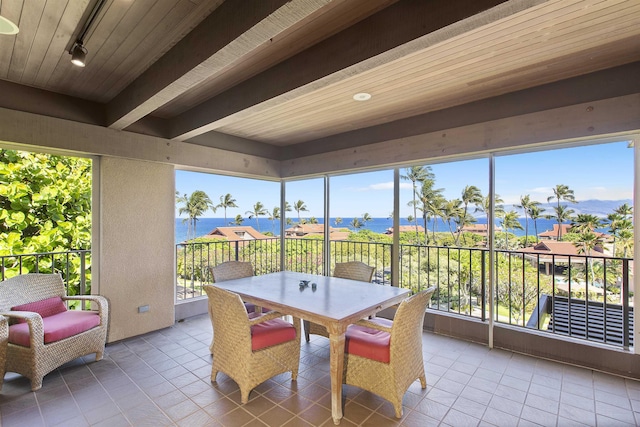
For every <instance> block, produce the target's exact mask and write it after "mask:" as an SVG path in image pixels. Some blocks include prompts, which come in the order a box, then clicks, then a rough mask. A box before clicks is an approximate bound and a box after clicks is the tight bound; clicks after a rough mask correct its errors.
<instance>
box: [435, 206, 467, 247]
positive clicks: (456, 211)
mask: <svg viewBox="0 0 640 427" xmlns="http://www.w3.org/2000/svg"><path fill="white" fill-rule="evenodd" d="M462 213H463V208H462V200H460V199H452V200H448V201H447V202H446V203H445V204H444V206H443V208H442V210H441V211H440V217H441V218H442V221H443V222H445V223H446V224H447V225H448V226H449V232H450V233H451V237H452V238H453V239H454V240H455V234H454V231H453V227H452V224H451V223H452V222H454V223H455V221H456V219H458V218H460V216H462Z"/></svg>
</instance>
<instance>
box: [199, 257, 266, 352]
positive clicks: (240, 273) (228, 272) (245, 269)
mask: <svg viewBox="0 0 640 427" xmlns="http://www.w3.org/2000/svg"><path fill="white" fill-rule="evenodd" d="M209 271H210V272H211V276H212V277H213V281H214V282H215V283H220V282H225V281H227V280H233V279H242V278H243V277H251V276H253V264H251V263H250V262H244V261H225V262H223V263H220V264H218V265H216V266H213V267H209ZM244 306H245V309H246V310H247V313H254V312H255V311H256V307H255V306H254V305H253V304H251V303H248V302H245V303H244ZM209 318H210V319H211V322H212V326H213V316H212V315H211V306H209ZM209 350H210V351H211V353H213V339H212V340H211V345H210V346H209Z"/></svg>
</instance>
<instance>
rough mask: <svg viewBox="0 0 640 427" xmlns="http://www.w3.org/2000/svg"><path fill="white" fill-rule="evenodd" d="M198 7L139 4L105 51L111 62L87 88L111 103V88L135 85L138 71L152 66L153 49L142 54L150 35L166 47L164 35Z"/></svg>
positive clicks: (183, 1)
mask: <svg viewBox="0 0 640 427" xmlns="http://www.w3.org/2000/svg"><path fill="white" fill-rule="evenodd" d="M194 7H195V5H194V4H193V3H191V2H190V1H188V0H181V1H178V2H167V1H157V2H156V3H155V4H154V5H153V6H152V7H149V6H148V5H145V4H144V3H139V2H138V3H135V4H134V5H133V6H132V8H131V9H130V10H129V12H128V13H127V14H126V16H124V18H123V19H122V20H121V21H120V22H119V23H118V27H117V28H116V29H115V31H114V34H113V35H112V36H111V37H109V39H107V41H106V42H105V44H104V45H103V46H102V48H101V53H102V52H108V53H109V58H108V61H105V63H104V65H102V66H101V67H99V68H97V69H95V70H92V71H94V77H93V78H91V79H90V80H89V79H87V80H86V81H85V85H87V88H88V87H91V94H92V97H96V98H99V99H100V101H101V102H107V101H108V100H109V99H111V98H110V97H109V95H108V94H107V92H106V88H107V87H110V86H111V85H112V84H113V83H114V82H117V81H120V80H124V81H129V82H130V81H132V80H133V79H134V78H135V77H136V76H137V75H138V73H137V72H136V71H134V68H136V67H138V66H141V67H144V68H147V67H148V66H149V65H150V63H151V58H149V54H150V52H153V49H146V50H141V49H140V45H141V44H142V43H144V41H145V40H146V39H147V38H148V37H149V35H150V34H153V35H154V37H155V39H156V42H157V43H158V45H163V44H164V43H162V42H161V40H160V39H161V34H162V33H160V31H162V32H164V31H166V30H168V29H169V28H170V27H171V26H172V25H173V24H175V23H176V22H179V21H181V20H182V19H184V17H185V16H187V15H188V14H189V12H190V11H191V10H193V8H194ZM167 21H168V22H167ZM116 35H120V36H119V37H116ZM144 68H142V69H144ZM122 87H124V86H122Z"/></svg>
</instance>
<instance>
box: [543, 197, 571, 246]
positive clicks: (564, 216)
mask: <svg viewBox="0 0 640 427" xmlns="http://www.w3.org/2000/svg"><path fill="white" fill-rule="evenodd" d="M553 210H554V212H555V213H556V214H555V215H547V216H546V218H547V219H555V220H556V222H557V223H558V236H559V237H558V239H560V238H561V237H562V231H561V225H562V223H563V222H565V221H570V220H571V218H572V217H573V214H574V213H575V211H574V210H573V209H569V208H567V206H566V205H558V206H554V207H553Z"/></svg>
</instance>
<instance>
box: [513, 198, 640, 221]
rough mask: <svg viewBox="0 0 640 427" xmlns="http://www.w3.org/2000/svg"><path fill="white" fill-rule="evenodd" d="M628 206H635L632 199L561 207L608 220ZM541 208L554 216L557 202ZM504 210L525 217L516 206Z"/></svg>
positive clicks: (563, 202) (593, 201)
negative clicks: (616, 211) (608, 216)
mask: <svg viewBox="0 0 640 427" xmlns="http://www.w3.org/2000/svg"><path fill="white" fill-rule="evenodd" d="M625 203H626V204H628V205H629V206H633V200H631V199H622V200H582V201H580V202H579V203H570V202H567V201H564V200H563V201H561V202H560V204H561V205H565V206H567V207H568V208H569V209H573V210H574V211H575V212H574V213H573V215H578V214H591V215H595V216H597V217H600V218H606V217H607V215H609V214H612V213H613V212H614V211H615V210H616V209H618V208H619V207H620V206H622V205H623V204H625ZM539 206H540V208H541V209H545V210H544V212H542V215H543V216H544V215H553V214H554V213H555V211H554V210H553V208H554V207H556V206H557V202H552V203H540V205H539ZM504 210H505V211H506V212H509V211H511V210H514V211H516V212H518V215H520V216H524V212H523V210H522V209H518V208H516V207H515V206H514V205H504Z"/></svg>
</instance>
